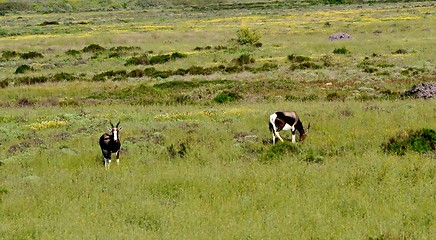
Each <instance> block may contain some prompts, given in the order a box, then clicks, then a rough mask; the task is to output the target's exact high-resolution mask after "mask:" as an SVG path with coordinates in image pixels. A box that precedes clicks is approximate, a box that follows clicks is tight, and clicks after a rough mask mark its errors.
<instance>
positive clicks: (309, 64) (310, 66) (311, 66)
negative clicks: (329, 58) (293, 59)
mask: <svg viewBox="0 0 436 240" xmlns="http://www.w3.org/2000/svg"><path fill="white" fill-rule="evenodd" d="M320 68H322V66H321V65H318V64H316V63H314V62H302V63H298V64H296V63H294V64H292V65H291V67H290V69H291V70H292V71H294V70H297V69H301V70H304V69H320Z"/></svg>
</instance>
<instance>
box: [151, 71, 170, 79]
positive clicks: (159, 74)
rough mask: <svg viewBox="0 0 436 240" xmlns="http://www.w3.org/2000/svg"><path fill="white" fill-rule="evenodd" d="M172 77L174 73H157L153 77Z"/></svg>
mask: <svg viewBox="0 0 436 240" xmlns="http://www.w3.org/2000/svg"><path fill="white" fill-rule="evenodd" d="M171 76H172V71H156V72H155V73H154V74H153V76H152V77H154V78H168V77H171Z"/></svg>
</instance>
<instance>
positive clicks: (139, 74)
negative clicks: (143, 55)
mask: <svg viewBox="0 0 436 240" xmlns="http://www.w3.org/2000/svg"><path fill="white" fill-rule="evenodd" d="M144 75H145V74H144V71H142V70H140V69H134V70H132V71H130V72H129V73H128V74H127V77H131V78H141V77H143V76H144Z"/></svg>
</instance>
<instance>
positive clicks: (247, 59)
mask: <svg viewBox="0 0 436 240" xmlns="http://www.w3.org/2000/svg"><path fill="white" fill-rule="evenodd" d="M233 61H234V62H235V63H236V64H237V65H239V66H242V65H245V64H250V63H254V58H252V57H251V55H250V54H242V55H241V56H239V57H238V58H236V59H234V60H233Z"/></svg>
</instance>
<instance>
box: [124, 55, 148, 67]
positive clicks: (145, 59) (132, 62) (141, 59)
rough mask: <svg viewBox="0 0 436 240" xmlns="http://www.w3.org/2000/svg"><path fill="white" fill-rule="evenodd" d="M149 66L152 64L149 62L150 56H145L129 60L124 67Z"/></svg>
mask: <svg viewBox="0 0 436 240" xmlns="http://www.w3.org/2000/svg"><path fill="white" fill-rule="evenodd" d="M148 64H150V61H149V60H148V55H147V54H143V55H141V56H139V57H131V58H129V59H127V62H126V63H125V64H124V65H125V66H128V65H148Z"/></svg>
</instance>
